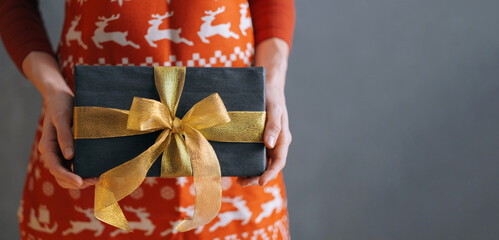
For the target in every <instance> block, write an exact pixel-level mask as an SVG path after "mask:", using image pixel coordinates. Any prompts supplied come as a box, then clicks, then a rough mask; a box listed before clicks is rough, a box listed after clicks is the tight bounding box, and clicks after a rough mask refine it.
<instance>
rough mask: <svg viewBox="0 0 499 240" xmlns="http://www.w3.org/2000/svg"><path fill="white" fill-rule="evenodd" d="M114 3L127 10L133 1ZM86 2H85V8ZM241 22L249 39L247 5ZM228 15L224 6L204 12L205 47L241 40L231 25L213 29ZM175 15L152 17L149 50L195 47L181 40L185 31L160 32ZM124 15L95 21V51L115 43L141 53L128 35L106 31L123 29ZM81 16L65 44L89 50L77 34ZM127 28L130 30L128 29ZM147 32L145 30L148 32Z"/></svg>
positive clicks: (73, 23) (202, 34)
mask: <svg viewBox="0 0 499 240" xmlns="http://www.w3.org/2000/svg"><path fill="white" fill-rule="evenodd" d="M110 1H111V2H116V3H118V5H119V6H123V4H124V2H128V1H131V0H110ZM84 2H85V1H82V2H81V4H83V3H84ZM239 7H240V10H239V12H240V19H239V32H240V33H241V34H242V35H244V36H246V35H247V30H248V29H249V28H251V27H252V24H251V17H249V16H248V13H249V11H248V9H249V4H248V3H244V4H240V5H239ZM223 12H225V6H221V7H219V8H217V9H216V10H215V11H213V10H207V11H204V16H202V17H201V20H202V21H203V23H202V24H201V25H200V26H199V31H198V32H197V35H198V37H199V39H200V40H201V42H202V43H205V44H209V43H210V40H209V38H212V37H214V36H219V37H223V38H234V39H239V34H238V33H236V32H234V31H231V25H232V24H231V22H226V23H221V24H216V25H213V21H215V19H216V16H217V15H219V14H222V13H223ZM173 14H174V12H173V11H170V12H166V13H164V14H163V15H160V14H151V19H150V20H149V21H148V24H149V25H150V26H149V27H148V28H147V31H146V33H145V34H144V38H145V39H146V42H147V43H148V44H149V46H151V47H154V48H156V47H157V44H156V43H155V42H157V41H160V40H164V39H168V40H169V41H171V42H173V43H175V44H186V45H188V46H193V45H194V42H193V41H192V40H189V39H187V38H185V37H182V36H181V33H182V28H181V27H179V28H176V29H175V28H167V29H160V25H162V24H163V22H164V20H165V19H167V18H170V17H172V16H173ZM119 18H120V14H113V15H112V16H111V17H106V16H99V17H97V20H96V21H95V26H96V27H97V28H96V29H95V31H94V33H93V35H92V37H91V40H92V41H93V43H94V45H95V47H97V48H98V49H104V48H105V45H103V44H102V43H106V42H113V43H115V44H118V45H120V46H130V47H133V48H135V49H140V45H139V44H137V43H136V41H133V40H132V39H130V38H129V36H128V31H126V29H125V31H106V27H108V26H109V25H110V24H112V23H113V22H116V23H115V24H117V25H119ZM80 20H81V15H77V16H75V18H74V19H73V20H72V21H71V24H70V26H69V28H68V29H67V30H66V34H65V43H66V45H67V46H71V42H72V41H76V42H77V43H78V45H79V46H80V47H82V48H83V49H85V50H87V49H88V46H87V45H86V44H85V43H84V41H83V40H82V31H81V30H76V28H77V26H78V25H79V24H80ZM124 27H126V26H124ZM144 29H145V28H144Z"/></svg>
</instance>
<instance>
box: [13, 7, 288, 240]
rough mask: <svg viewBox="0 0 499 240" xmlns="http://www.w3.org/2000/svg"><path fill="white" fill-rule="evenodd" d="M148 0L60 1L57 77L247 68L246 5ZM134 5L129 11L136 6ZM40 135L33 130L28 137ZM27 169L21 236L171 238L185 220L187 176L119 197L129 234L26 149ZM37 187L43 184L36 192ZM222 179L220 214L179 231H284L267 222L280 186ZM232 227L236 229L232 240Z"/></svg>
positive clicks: (250, 42)
mask: <svg viewBox="0 0 499 240" xmlns="http://www.w3.org/2000/svg"><path fill="white" fill-rule="evenodd" d="M149 1H151V2H148V3H150V4H152V2H153V1H157V2H159V1H161V4H164V5H166V7H164V8H153V7H151V8H147V9H146V8H144V9H139V8H134V7H135V6H134V4H135V3H139V2H140V0H66V14H67V15H66V19H65V23H64V28H63V31H62V34H61V36H60V37H61V39H60V42H59V46H58V47H59V49H58V50H59V51H58V53H57V54H58V56H57V57H58V58H59V61H60V66H61V71H62V73H63V76H64V77H65V78H66V80H68V82H70V81H72V80H73V78H72V77H73V75H72V74H73V71H72V70H73V68H74V65H76V64H86V65H125V66H131V65H133V66H154V65H163V66H200V67H201V66H205V67H222V66H233V67H246V66H250V65H251V62H252V60H253V58H254V57H253V55H254V39H253V36H252V34H253V30H252V20H251V13H250V8H249V7H250V6H249V4H248V3H247V1H246V0H230V1H221V0H218V1H210V3H207V2H208V1H206V0H198V2H197V3H198V4H199V5H200V6H201V7H198V8H194V9H193V10H192V11H193V12H194V13H192V15H191V16H190V17H191V18H187V17H186V14H185V11H184V7H182V8H181V7H174V5H175V4H176V6H182V5H189V4H187V3H186V2H187V1H185V0H171V1H170V0H149ZM144 2H145V1H142V2H141V3H143V5H141V4H138V5H140V6H144V5H145V3H144ZM104 3H105V4H104ZM99 4H102V5H99ZM161 4H159V5H158V6H162V5H161ZM170 5H171V6H170ZM96 6H100V7H102V6H105V8H104V7H102V8H96ZM184 18H185V19H184ZM131 19H132V20H133V21H132V22H131ZM186 20H188V21H186ZM234 59H236V60H234ZM227 62H228V63H229V64H227ZM231 64H232V65H231ZM40 133H41V127H40V126H39V130H38V131H37V139H36V140H37V141H39V138H40ZM34 149H36V145H35V146H34ZM28 167H29V168H30V169H32V170H29V171H28V176H27V179H26V180H27V181H26V184H27V185H26V188H25V192H24V195H23V199H24V201H23V202H21V203H20V205H19V209H18V212H17V214H18V220H19V224H20V228H21V231H24V232H25V233H24V235H22V236H21V239H23V240H25V239H36V240H39V239H93V238H95V239H101V238H102V239H107V238H112V239H122V238H124V239H144V238H147V239H168V238H176V237H178V238H180V237H181V236H182V233H179V232H177V230H176V226H177V225H178V224H179V223H180V222H181V221H182V220H183V217H178V215H182V216H187V217H189V216H192V215H193V214H194V205H193V204H194V193H192V192H191V191H190V189H191V187H192V184H193V181H192V179H190V178H188V177H180V178H176V179H168V181H167V179H160V178H148V179H146V180H145V181H144V184H143V185H141V189H142V190H143V192H141V194H136V195H134V196H132V195H130V196H128V197H126V198H124V199H123V200H121V201H120V205H121V206H122V209H123V211H124V214H125V216H126V217H127V219H128V222H129V224H130V227H131V228H132V229H133V232H132V233H129V232H126V231H123V230H121V229H117V228H115V227H113V226H110V225H108V224H105V223H103V222H101V221H100V220H98V219H97V218H96V217H95V216H94V209H93V204H94V199H93V195H92V196H90V195H89V194H91V193H92V192H93V190H90V191H88V190H75V191H66V190H65V189H61V188H60V187H59V186H58V185H57V183H56V182H55V181H54V179H53V177H52V175H50V173H49V172H48V170H47V168H45V167H44V166H43V161H41V159H40V155H39V154H38V152H37V151H34V152H32V155H31V159H30V163H29V165H28ZM49 177H50V178H49ZM226 180H227V179H226ZM47 182H49V183H52V184H53V187H51V188H44V186H45V185H46V184H45V183H47ZM222 183H223V185H222V189H223V194H224V195H223V199H222V209H221V211H220V212H219V214H218V215H217V216H216V217H215V218H214V219H213V220H212V221H211V222H210V223H208V224H206V225H205V226H201V227H199V228H196V229H194V230H193V231H192V232H190V233H188V234H190V235H191V236H193V235H194V236H197V237H199V238H200V239H265V238H267V237H268V238H269V239H277V237H273V234H275V232H276V231H277V230H276V229H278V228H279V231H280V232H283V231H286V227H287V226H286V221H287V220H285V221H284V220H283V222H282V223H281V222H277V221H280V219H283V217H285V216H287V215H286V211H285V210H286V209H285V195H284V194H283V191H281V190H283V189H282V187H283V186H284V185H281V184H280V183H278V181H277V180H276V181H275V182H271V183H274V184H271V185H270V187H266V188H265V191H263V190H262V189H260V188H258V189H257V188H256V187H255V188H254V189H255V191H251V190H250V191H246V189H243V188H241V187H240V186H238V185H237V184H235V179H229V181H222ZM275 183H278V184H275ZM47 186H49V185H47ZM50 186H52V185H50ZM44 189H45V190H44ZM89 192H90V193H89ZM283 204H284V206H283ZM164 213H166V214H164ZM179 213H180V214H179ZM277 213H280V214H277ZM271 227H272V228H271ZM235 229H236V230H237V229H240V230H241V231H240V232H239V233H238V235H237V236H236V235H235V234H234V232H233V231H234V230H235ZM283 229H284V230H283ZM37 233H40V234H41V235H39V236H38V235H37ZM282 236H284V235H282Z"/></svg>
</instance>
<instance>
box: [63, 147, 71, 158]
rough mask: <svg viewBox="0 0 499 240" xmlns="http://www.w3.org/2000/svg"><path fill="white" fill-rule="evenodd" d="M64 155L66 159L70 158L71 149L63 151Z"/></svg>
mask: <svg viewBox="0 0 499 240" xmlns="http://www.w3.org/2000/svg"><path fill="white" fill-rule="evenodd" d="M64 155H65V156H66V157H72V156H73V149H71V148H66V150H64Z"/></svg>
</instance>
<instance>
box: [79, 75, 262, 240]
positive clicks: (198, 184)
mask: <svg viewBox="0 0 499 240" xmlns="http://www.w3.org/2000/svg"><path fill="white" fill-rule="evenodd" d="M185 72H186V69H185V68H184V67H154V77H155V83H156V88H157V91H158V94H159V96H160V99H161V102H158V101H156V100H152V99H145V98H139V97H135V98H134V99H133V102H132V106H131V108H130V111H126V110H120V109H113V108H103V107H75V110H74V114H75V117H74V128H75V138H76V139H84V138H105V137H118V136H130V135H137V134H145V133H149V132H154V131H158V130H162V132H161V134H160V135H159V136H158V138H157V139H156V141H155V143H154V144H153V145H152V146H151V147H149V148H148V149H147V150H146V151H144V152H143V153H141V154H140V155H139V156H137V157H135V158H134V159H132V160H129V161H127V162H125V163H123V164H121V165H119V166H117V167H115V168H113V169H111V170H109V171H107V172H105V173H103V174H102V175H101V176H100V177H99V181H98V182H97V183H96V185H95V203H94V205H95V206H94V215H95V216H96V218H97V219H99V220H101V221H103V222H106V223H108V224H110V225H113V226H116V227H118V228H121V229H124V230H128V231H131V228H130V226H129V225H128V222H127V220H126V218H125V215H124V214H123V211H122V210H121V208H120V207H119V204H118V201H119V200H121V199H123V198H124V197H126V196H127V195H129V194H130V193H132V192H133V191H134V190H135V189H136V188H137V187H139V185H140V184H141V183H142V182H143V181H144V179H145V177H146V174H147V172H148V170H149V169H150V167H151V166H152V164H153V162H154V161H155V160H156V159H157V158H158V157H159V156H160V155H161V154H162V159H161V176H162V177H178V176H193V179H194V189H195V192H196V197H195V207H194V215H193V217H192V219H191V218H188V219H185V220H183V221H182V222H181V223H180V224H179V225H178V226H177V230H178V231H181V232H185V231H188V230H191V229H194V228H197V227H199V226H202V225H204V224H206V223H208V222H210V221H211V220H212V219H213V218H214V217H215V216H216V215H217V213H218V211H219V210H220V205H221V197H222V190H221V186H220V178H221V173H220V165H219V162H218V158H217V156H216V154H215V151H214V150H213V147H212V146H211V144H210V143H209V142H208V140H207V139H210V140H214V141H224V142H262V138H263V129H264V125H265V112H251V111H240V112H227V110H226V108H225V106H224V104H223V101H222V99H221V98H220V96H219V95H218V93H214V94H211V95H210V96H208V97H206V98H205V99H203V100H201V101H199V102H198V103H196V104H195V105H194V106H193V107H192V108H191V109H190V110H189V111H188V112H187V113H186V114H185V115H184V117H183V118H182V119H179V118H178V117H175V113H176V110H177V106H178V102H179V99H180V95H181V93H182V90H183V86H184V81H185ZM182 135H184V136H185V139H184V138H183V137H182Z"/></svg>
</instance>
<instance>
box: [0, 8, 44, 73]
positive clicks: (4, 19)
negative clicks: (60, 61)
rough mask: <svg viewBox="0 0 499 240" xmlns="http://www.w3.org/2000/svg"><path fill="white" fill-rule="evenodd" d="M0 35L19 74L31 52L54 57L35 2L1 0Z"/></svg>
mask: <svg viewBox="0 0 499 240" xmlns="http://www.w3.org/2000/svg"><path fill="white" fill-rule="evenodd" d="M0 35H1V37H2V41H3V44H4V46H5V49H6V50H7V52H8V54H9V55H10V57H11V58H12V60H13V61H14V63H15V64H16V66H17V68H18V69H19V71H20V72H21V73H23V71H22V62H23V60H24V58H26V56H27V55H28V54H29V53H30V52H31V51H42V52H47V53H49V54H51V55H54V51H53V49H52V46H51V45H50V41H49V39H48V36H47V32H46V30H45V27H44V25H43V20H42V18H41V15H40V11H39V9H38V1H37V0H1V1H0Z"/></svg>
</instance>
